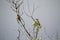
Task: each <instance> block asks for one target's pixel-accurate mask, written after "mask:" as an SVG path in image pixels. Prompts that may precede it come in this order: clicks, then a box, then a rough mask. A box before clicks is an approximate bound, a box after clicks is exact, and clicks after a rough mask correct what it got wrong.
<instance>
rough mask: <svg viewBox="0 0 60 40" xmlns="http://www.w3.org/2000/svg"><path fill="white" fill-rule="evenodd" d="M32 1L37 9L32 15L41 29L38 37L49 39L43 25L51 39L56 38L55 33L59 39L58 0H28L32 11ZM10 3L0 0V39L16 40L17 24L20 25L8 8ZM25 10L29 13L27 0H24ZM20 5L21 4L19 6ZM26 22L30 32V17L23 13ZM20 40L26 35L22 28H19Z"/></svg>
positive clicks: (44, 39)
mask: <svg viewBox="0 0 60 40" xmlns="http://www.w3.org/2000/svg"><path fill="white" fill-rule="evenodd" d="M33 3H35V8H36V7H38V9H37V10H36V11H35V12H34V14H33V17H34V18H38V19H39V21H40V23H41V25H42V29H41V30H40V31H39V37H40V36H41V37H42V40H51V39H49V38H48V37H47V35H46V34H45V32H44V29H43V28H44V27H45V28H46V30H45V31H46V33H47V34H48V35H49V36H50V37H51V36H53V37H51V38H52V39H53V40H57V39H56V38H57V37H56V34H57V35H58V40H60V0H29V9H30V12H32V8H33ZM10 6H11V5H10V4H9V3H8V2H7V1H6V0H0V40H16V38H17V35H18V32H17V29H18V26H20V25H19V24H18V23H17V21H16V13H15V12H14V11H12V9H11V8H10ZM24 6H25V8H24V9H25V11H26V12H27V13H28V15H30V14H29V12H28V9H27V0H24ZM21 7H22V6H21ZM22 17H23V18H24V20H25V22H26V26H27V27H26V28H27V29H28V30H29V32H30V33H31V35H33V34H32V27H31V23H32V19H31V18H29V17H27V16H26V15H25V14H23V16H22ZM21 31H23V32H21V35H22V36H21V40H25V39H26V38H27V36H26V35H25V32H24V30H21ZM53 34H54V35H53Z"/></svg>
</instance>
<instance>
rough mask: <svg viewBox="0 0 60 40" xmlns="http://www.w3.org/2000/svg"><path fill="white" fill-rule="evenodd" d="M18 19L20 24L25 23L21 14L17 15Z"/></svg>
mask: <svg viewBox="0 0 60 40" xmlns="http://www.w3.org/2000/svg"><path fill="white" fill-rule="evenodd" d="M16 20H17V22H18V23H19V24H20V25H23V26H24V25H25V23H24V20H23V19H22V18H21V16H20V15H19V14H17V15H16Z"/></svg>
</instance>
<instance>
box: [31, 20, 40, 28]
mask: <svg viewBox="0 0 60 40" xmlns="http://www.w3.org/2000/svg"><path fill="white" fill-rule="evenodd" d="M32 25H33V26H34V27H37V26H40V22H39V20H38V19H35V20H34V22H33V24H32Z"/></svg>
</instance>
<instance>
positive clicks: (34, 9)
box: [32, 4, 39, 16]
mask: <svg viewBox="0 0 60 40" xmlns="http://www.w3.org/2000/svg"><path fill="white" fill-rule="evenodd" d="M38 8H39V7H36V8H35V4H33V11H32V16H33V14H34V12H35V11H36V10H37V9H38Z"/></svg>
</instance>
